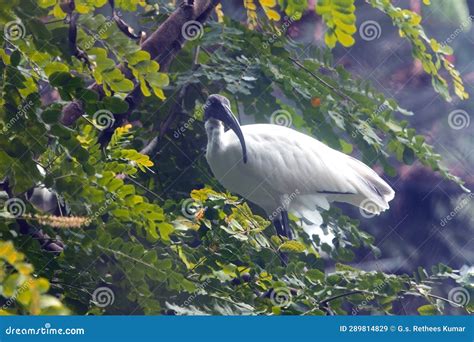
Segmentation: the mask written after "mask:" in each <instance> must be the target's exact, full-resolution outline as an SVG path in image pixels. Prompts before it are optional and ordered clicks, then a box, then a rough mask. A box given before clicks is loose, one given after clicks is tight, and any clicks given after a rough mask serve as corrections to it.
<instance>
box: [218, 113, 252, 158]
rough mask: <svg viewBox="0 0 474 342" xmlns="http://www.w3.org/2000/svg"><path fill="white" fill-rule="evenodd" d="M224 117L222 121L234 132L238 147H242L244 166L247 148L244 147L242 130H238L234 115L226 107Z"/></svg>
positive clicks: (238, 126) (238, 125)
mask: <svg viewBox="0 0 474 342" xmlns="http://www.w3.org/2000/svg"><path fill="white" fill-rule="evenodd" d="M224 108H225V111H226V115H225V116H224V117H223V118H222V121H223V122H224V123H225V124H226V125H227V126H229V128H230V129H231V130H233V131H234V133H235V134H236V135H237V138H239V141H240V145H241V146H242V155H243V160H244V164H245V163H247V146H246V145H245V139H244V135H243V134H242V130H241V129H240V124H239V122H238V121H237V119H236V118H235V116H234V114H232V111H231V110H230V108H228V107H227V106H224Z"/></svg>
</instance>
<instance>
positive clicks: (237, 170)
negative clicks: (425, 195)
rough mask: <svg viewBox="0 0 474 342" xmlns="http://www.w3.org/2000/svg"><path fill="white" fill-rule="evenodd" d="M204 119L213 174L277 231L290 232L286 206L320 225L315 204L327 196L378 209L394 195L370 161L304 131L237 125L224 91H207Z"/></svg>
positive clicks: (322, 204)
mask: <svg viewBox="0 0 474 342" xmlns="http://www.w3.org/2000/svg"><path fill="white" fill-rule="evenodd" d="M204 119H205V127H206V133H207V137H208V143H207V153H206V158H207V162H208V164H209V166H210V167H211V170H212V172H213V173H214V176H215V177H216V178H217V180H218V181H219V182H220V183H221V184H222V185H223V186H224V187H225V188H227V189H228V190H230V191H231V192H234V193H237V194H239V195H241V196H242V197H244V198H246V199H247V200H249V201H250V202H253V203H255V204H256V205H258V206H259V207H261V208H262V209H264V210H265V212H266V214H267V215H268V217H269V218H270V219H272V221H273V223H274V225H275V228H276V229H277V232H278V234H280V235H284V236H287V237H289V238H291V230H290V227H289V220H288V212H290V213H292V214H293V215H295V216H296V217H298V218H300V219H302V220H303V223H305V224H314V225H318V226H319V225H320V224H321V223H322V222H323V220H322V217H321V214H320V213H319V210H327V209H329V203H330V202H333V201H336V202H346V203H350V204H352V205H355V206H358V207H360V208H362V209H364V210H365V211H367V212H370V213H372V214H379V213H380V212H382V211H384V210H386V209H388V208H389V205H388V203H389V202H390V201H391V200H392V199H393V197H394V195H395V192H394V191H393V189H392V188H391V187H390V186H389V185H388V184H387V183H386V182H385V181H384V180H382V179H381V178H380V177H379V175H378V174H377V173H376V172H375V171H374V170H372V169H371V168H370V167H368V166H367V165H365V164H364V163H362V162H360V161H358V160H357V159H354V158H352V157H350V156H348V155H346V154H343V153H341V152H339V151H336V150H334V149H332V148H330V147H328V146H326V145H325V144H323V143H322V142H320V141H318V140H316V139H314V138H312V137H310V136H308V135H306V134H303V133H300V132H298V131H295V130H293V129H291V128H288V127H284V126H278V125H272V124H252V125H244V126H240V125H239V123H238V121H237V119H236V118H235V117H234V115H233V113H232V111H231V108H230V102H229V100H228V99H227V98H225V97H224V96H221V95H210V96H209V98H208V99H207V101H206V104H205V106H204ZM224 125H227V126H228V127H229V128H230V129H229V130H228V131H225V130H224Z"/></svg>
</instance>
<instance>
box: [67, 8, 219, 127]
mask: <svg viewBox="0 0 474 342" xmlns="http://www.w3.org/2000/svg"><path fill="white" fill-rule="evenodd" d="M219 2H220V1H219V0H195V1H193V0H188V1H184V2H183V3H182V4H181V5H180V6H179V7H178V8H177V9H176V10H175V11H174V12H173V13H172V14H171V15H170V16H169V17H168V18H167V19H166V20H165V21H164V22H163V23H162V24H161V25H160V27H159V28H158V29H157V30H156V31H155V32H153V33H152V34H151V35H150V36H149V37H148V38H147V39H145V40H144V41H143V42H142V44H141V48H142V50H144V51H147V52H149V53H150V56H151V59H154V60H156V61H157V62H158V63H159V64H160V70H161V71H167V70H168V68H169V65H170V64H171V62H172V61H173V59H174V57H175V56H176V54H177V53H178V52H179V51H180V50H181V48H182V46H183V44H184V43H185V39H184V37H183V35H182V33H181V30H182V27H183V25H184V24H185V23H186V22H188V21H190V20H196V21H199V22H201V23H203V22H204V21H206V20H207V18H208V17H209V15H210V13H211V11H212V10H213V9H214V7H215V6H216V5H217V4H218V3H219ZM118 68H119V69H120V70H121V71H122V72H123V73H124V75H125V76H126V77H128V78H131V73H130V70H128V69H127V67H126V66H125V65H124V64H120V65H119V66H118ZM89 89H91V90H94V91H96V92H97V93H98V94H99V97H100V98H102V97H103V96H104V92H103V90H102V87H101V86H100V85H98V84H97V83H94V84H93V85H91V86H90V87H89ZM141 97H142V94H141V91H140V89H139V88H138V87H136V88H135V89H134V90H133V91H132V92H131V93H130V94H129V96H128V97H127V102H128V103H129V106H130V107H131V108H130V109H129V112H131V110H133V108H135V107H136V105H137V104H138V103H139V102H140V100H141ZM83 114H84V109H83V106H82V103H81V101H80V100H74V101H72V102H71V103H69V104H68V105H66V106H65V107H64V108H63V110H62V117H61V123H62V124H63V125H66V126H71V125H72V124H74V122H75V121H76V120H77V119H78V118H79V117H80V116H81V115H83ZM123 120H124V118H123V116H122V117H121V120H119V122H121V121H123Z"/></svg>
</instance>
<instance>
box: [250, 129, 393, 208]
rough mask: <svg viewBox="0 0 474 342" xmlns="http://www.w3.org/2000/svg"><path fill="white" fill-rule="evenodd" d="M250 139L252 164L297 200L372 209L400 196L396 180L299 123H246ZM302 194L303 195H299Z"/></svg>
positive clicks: (296, 202)
mask: <svg viewBox="0 0 474 342" xmlns="http://www.w3.org/2000/svg"><path fill="white" fill-rule="evenodd" d="M242 130H243V132H244V136H245V139H246V140H247V145H248V158H249V163H248V167H249V168H251V169H252V170H251V172H253V173H254V175H255V176H256V177H262V180H263V181H265V182H266V183H268V184H269V185H270V186H271V187H272V188H273V189H275V190H276V191H277V192H278V193H280V194H282V195H283V196H284V195H286V196H291V194H296V195H297V196H294V197H295V198H296V199H297V200H294V201H293V202H294V205H299V206H309V207H313V208H314V206H319V207H322V208H325V209H326V207H327V200H329V201H342V202H348V203H351V204H354V205H356V206H361V203H362V202H363V201H364V200H370V201H371V202H373V203H374V204H375V206H374V208H372V207H370V208H368V210H369V211H374V212H376V213H378V212H380V211H383V210H385V209H387V208H388V201H390V200H391V199H392V198H393V197H394V192H393V190H392V189H391V188H390V186H389V185H388V184H387V183H386V182H385V181H383V180H382V179H381V178H380V177H379V176H378V175H377V173H376V172H375V171H373V170H372V169H371V168H369V167H368V166H367V165H365V164H363V163H362V162H360V161H358V160H356V159H354V158H352V157H350V156H348V155H345V154H343V153H341V152H339V151H336V150H334V149H332V148H330V147H328V146H326V145H325V144H323V143H321V142H320V141H318V140H316V139H314V138H312V137H310V136H308V135H305V134H302V133H299V132H297V131H295V130H293V129H290V128H287V127H282V126H276V125H248V126H243V127H242ZM298 198H299V199H298Z"/></svg>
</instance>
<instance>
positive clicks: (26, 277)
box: [0, 241, 69, 315]
mask: <svg viewBox="0 0 474 342" xmlns="http://www.w3.org/2000/svg"><path fill="white" fill-rule="evenodd" d="M49 288H50V283H49V281H48V280H47V279H45V278H41V277H36V276H35V275H34V269H33V266H32V265H31V264H29V263H27V262H26V261H25V255H24V254H23V253H20V252H18V251H17V250H16V249H15V247H14V246H13V243H12V242H11V241H0V291H1V296H2V297H3V298H2V308H1V309H0V314H1V315H12V314H31V315H64V314H68V313H69V310H68V309H67V308H66V307H64V305H63V304H62V303H61V301H60V300H59V299H58V298H56V297H54V296H51V295H48V294H47V292H48V290H49Z"/></svg>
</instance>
